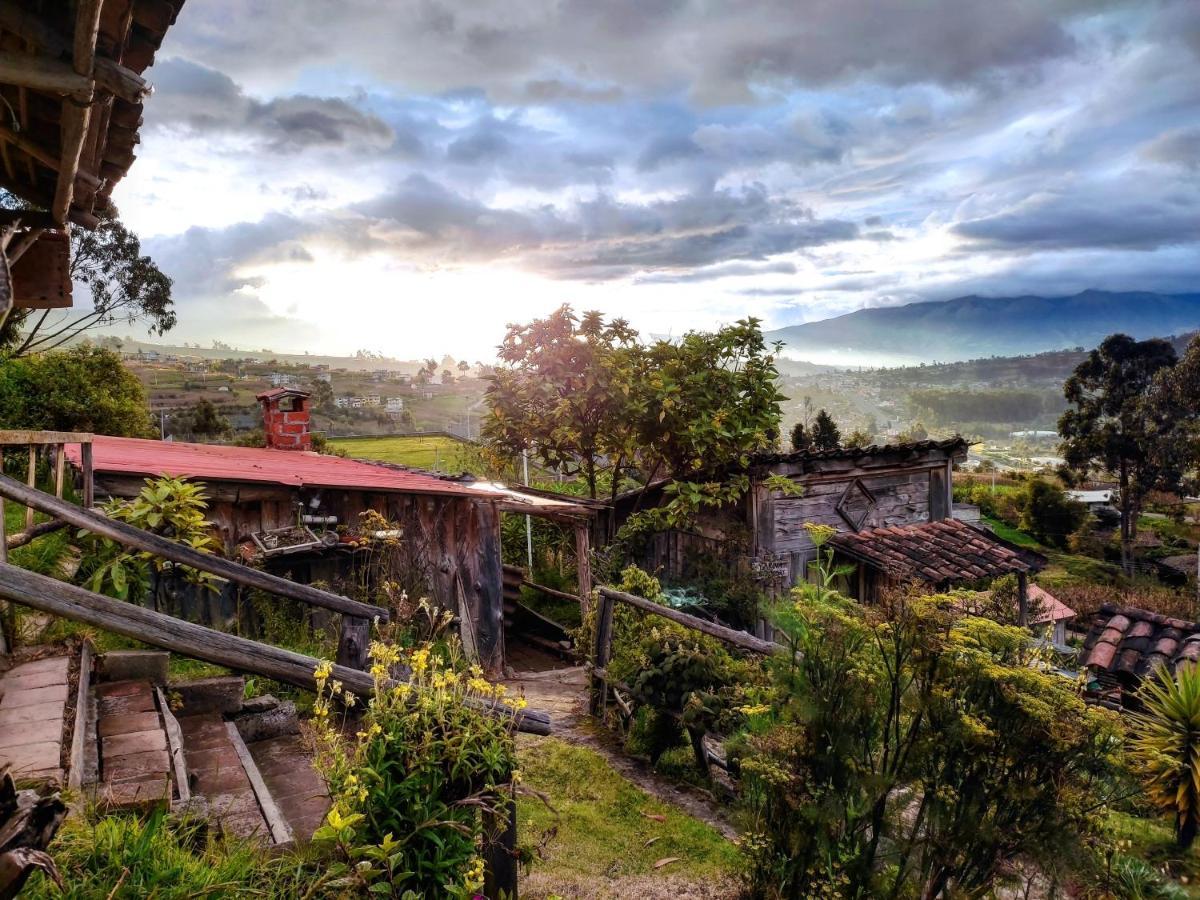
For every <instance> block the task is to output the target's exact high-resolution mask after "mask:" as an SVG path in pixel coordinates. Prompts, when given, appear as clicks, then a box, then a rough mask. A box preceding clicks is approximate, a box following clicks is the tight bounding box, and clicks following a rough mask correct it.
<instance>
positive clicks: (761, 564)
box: [604, 437, 1039, 602]
mask: <svg viewBox="0 0 1200 900" xmlns="http://www.w3.org/2000/svg"><path fill="white" fill-rule="evenodd" d="M966 453H967V442H966V441H965V440H963V439H962V438H959V437H955V438H951V439H949V440H941V441H935V440H926V441H915V442H911V443H905V444H889V445H884V446H870V447H861V448H856V447H839V448H836V449H833V450H801V451H796V452H792V453H775V454H763V455H759V456H757V457H756V458H754V460H753V461H752V462H751V464H750V466H749V469H748V471H749V474H750V476H751V489H750V492H749V493H748V495H747V496H746V497H745V498H744V499H743V500H742V501H741V502H740V503H739V504H737V505H735V506H730V507H726V508H723V509H720V510H718V511H716V512H706V513H704V514H702V515H701V516H700V518H699V520H698V521H697V523H696V525H695V527H694V528H693V529H691V530H689V531H672V532H666V533H662V534H658V535H655V536H653V538H652V539H651V541H650V546H649V547H648V548H647V550H646V552H645V555H644V560H643V563H644V565H646V566H647V567H648V568H649V569H650V570H652V571H657V572H659V573H662V574H665V575H666V576H667V577H669V578H671V577H674V578H680V579H684V580H686V579H687V578H688V577H689V576H690V575H691V574H692V572H693V569H694V566H695V564H696V560H697V559H698V558H699V559H704V558H711V557H714V556H721V557H724V558H725V559H726V560H727V561H729V562H732V561H734V560H735V559H736V558H738V557H741V559H742V560H743V562H744V563H746V564H752V565H753V566H755V568H756V569H757V571H758V572H760V573H764V578H765V579H766V580H767V581H769V582H770V584H769V588H770V589H771V590H772V591H773V592H780V591H783V590H786V589H788V588H790V587H792V586H793V585H795V584H797V583H799V582H801V581H803V580H804V579H806V578H807V577H808V574H809V566H810V564H811V563H812V562H813V561H814V560H815V559H816V556H817V548H816V547H815V546H814V545H813V542H812V539H811V537H810V536H809V533H808V531H807V530H806V529H805V527H804V526H805V525H806V524H815V525H826V526H830V527H832V528H834V529H836V531H837V532H838V533H837V535H836V536H835V537H834V538H833V540H832V541H831V547H832V549H833V550H834V552H835V554H836V555H837V557H838V561H839V562H847V563H850V564H852V565H853V566H854V568H855V574H854V575H853V576H852V577H851V578H850V579H849V582H848V584H847V585H846V589H847V590H848V591H849V592H850V594H851V595H852V596H854V597H856V598H857V599H861V600H863V601H865V602H870V601H872V600H874V599H875V598H877V597H878V595H879V592H880V591H881V590H883V589H884V588H885V587H886V586H888V585H891V584H896V583H902V582H905V581H909V580H913V579H916V580H920V581H926V582H928V583H931V584H934V585H936V586H942V587H944V586H949V585H953V584H962V583H966V582H973V581H979V580H983V579H987V578H994V577H997V576H999V575H1004V574H1008V573H1014V574H1017V575H1018V577H1019V578H1020V579H1021V580H1022V581H1024V578H1025V576H1026V575H1027V574H1028V573H1029V572H1031V571H1033V570H1034V569H1036V568H1037V567H1038V564H1039V561H1038V559H1037V558H1036V557H1035V556H1033V555H1030V554H1028V553H1026V552H1024V551H1022V550H1020V549H1019V548H1016V547H1013V546H1012V545H1009V544H1007V543H1006V542H1004V541H1001V540H1000V539H998V538H997V537H996V536H995V535H993V534H991V533H990V532H988V531H985V530H983V529H981V528H976V527H972V526H971V525H970V524H968V523H965V522H961V521H958V520H957V519H956V518H955V517H954V502H953V470H954V466H955V464H956V463H958V462H960V461H962V460H963V459H965V458H966ZM781 478H782V479H786V480H787V482H789V483H790V484H789V485H787V486H784V485H782V484H781V483H780V479H781ZM664 500H665V497H664V495H663V492H662V487H661V486H652V487H651V489H650V490H647V491H644V492H643V491H632V492H629V493H627V494H624V495H622V496H621V497H619V498H618V499H617V502H616V504H614V507H613V510H612V513H611V518H610V520H609V521H607V522H606V523H604V525H605V527H606V528H607V529H608V530H609V531H610V532H615V530H616V528H619V527H620V525H621V524H622V523H623V522H624V521H625V520H627V519H628V517H629V516H630V515H631V514H632V513H633V512H634V511H635V510H636V509H638V508H646V507H647V506H651V505H655V504H659V503H662V502H664ZM924 561H927V562H929V563H931V565H922V564H921V563H922V562H924Z"/></svg>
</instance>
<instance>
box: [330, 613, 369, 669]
mask: <svg viewBox="0 0 1200 900" xmlns="http://www.w3.org/2000/svg"><path fill="white" fill-rule="evenodd" d="M370 645H371V620H370V619H361V618H359V617H358V616H348V615H345V614H343V615H342V631H341V634H340V635H339V636H338V648H337V664H338V665H339V666H346V667H347V668H350V669H358V670H359V671H360V672H365V671H366V670H367V649H368V648H369V647H370Z"/></svg>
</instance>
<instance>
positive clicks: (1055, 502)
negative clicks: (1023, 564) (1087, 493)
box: [1021, 478, 1088, 550]
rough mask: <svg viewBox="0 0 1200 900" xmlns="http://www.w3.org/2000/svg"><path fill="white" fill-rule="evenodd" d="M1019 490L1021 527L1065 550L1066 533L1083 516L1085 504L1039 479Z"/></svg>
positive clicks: (1083, 517)
mask: <svg viewBox="0 0 1200 900" xmlns="http://www.w3.org/2000/svg"><path fill="white" fill-rule="evenodd" d="M1023 493H1024V497H1023V498H1022V503H1021V528H1022V529H1023V530H1025V531H1027V532H1028V533H1029V534H1032V535H1033V536H1034V537H1036V538H1037V539H1038V540H1039V541H1041V542H1042V543H1044V544H1049V545H1050V546H1052V547H1057V548H1058V549H1060V550H1062V549H1065V548H1066V546H1067V542H1068V539H1069V538H1070V536H1071V535H1072V534H1073V533H1074V532H1076V531H1078V529H1079V527H1080V526H1081V525H1082V524H1083V523H1084V520H1086V519H1087V516H1088V510H1087V507H1086V506H1084V505H1083V504H1082V503H1077V502H1076V501H1074V500H1071V499H1070V498H1068V497H1067V495H1066V492H1065V491H1063V489H1062V488H1060V487H1058V486H1057V485H1054V484H1051V483H1050V482H1049V481H1046V480H1045V479H1042V478H1038V479H1035V480H1033V481H1031V482H1029V484H1028V485H1026V487H1025V490H1024V492H1023Z"/></svg>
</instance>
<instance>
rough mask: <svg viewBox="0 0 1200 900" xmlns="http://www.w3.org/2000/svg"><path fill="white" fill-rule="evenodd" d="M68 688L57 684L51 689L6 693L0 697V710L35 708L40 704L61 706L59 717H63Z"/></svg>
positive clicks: (40, 688) (41, 688) (29, 689)
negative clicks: (24, 707)
mask: <svg viewBox="0 0 1200 900" xmlns="http://www.w3.org/2000/svg"><path fill="white" fill-rule="evenodd" d="M67 693H68V688H67V685H65V684H55V685H52V686H50V687H39V688H26V689H24V690H15V691H5V692H4V695H3V696H2V697H0V710H3V709H15V708H16V707H18V706H35V705H37V704H39V703H57V704H59V713H58V714H59V715H60V716H61V715H62V704H64V703H66V702H67Z"/></svg>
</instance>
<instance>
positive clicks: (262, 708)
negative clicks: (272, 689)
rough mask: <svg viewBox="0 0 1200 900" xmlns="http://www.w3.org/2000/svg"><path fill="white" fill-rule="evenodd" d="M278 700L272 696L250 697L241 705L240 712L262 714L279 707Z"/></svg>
mask: <svg viewBox="0 0 1200 900" xmlns="http://www.w3.org/2000/svg"><path fill="white" fill-rule="evenodd" d="M279 703H280V701H279V698H278V697H276V696H274V695H273V694H263V695H262V696H261V697H251V698H250V699H249V700H246V701H244V702H243V703H242V712H243V713H246V714H253V713H264V712H267V711H269V710H272V709H274V708H275V707H277V706H278V705H279Z"/></svg>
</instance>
